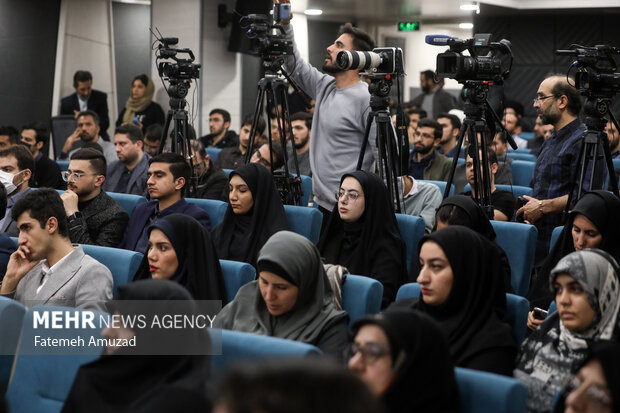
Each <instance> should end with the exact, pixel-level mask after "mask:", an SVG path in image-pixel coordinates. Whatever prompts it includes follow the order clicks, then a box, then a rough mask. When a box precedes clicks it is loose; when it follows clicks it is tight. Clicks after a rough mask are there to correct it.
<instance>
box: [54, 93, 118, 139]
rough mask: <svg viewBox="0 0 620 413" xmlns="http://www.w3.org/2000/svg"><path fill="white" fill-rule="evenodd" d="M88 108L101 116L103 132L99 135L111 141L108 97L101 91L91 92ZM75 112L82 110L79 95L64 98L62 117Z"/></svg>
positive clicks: (74, 94) (100, 121) (61, 109)
mask: <svg viewBox="0 0 620 413" xmlns="http://www.w3.org/2000/svg"><path fill="white" fill-rule="evenodd" d="M86 107H87V108H88V110H92V111H93V112H95V113H97V115H99V126H100V127H101V132H99V134H100V135H101V137H102V138H103V139H105V140H106V141H109V140H110V139H109V137H108V133H107V130H108V127H109V126H110V117H109V115H108V95H107V94H106V93H104V92H101V91H99V90H95V89H93V90H91V92H90V96H89V97H88V101H87V103H86ZM75 110H77V111H79V110H80V102H78V96H77V93H73V94H72V95H69V96H66V97H64V98H62V100H61V101H60V114H61V115H73V114H74V111H75Z"/></svg>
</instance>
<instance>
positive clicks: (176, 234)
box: [134, 214, 226, 303]
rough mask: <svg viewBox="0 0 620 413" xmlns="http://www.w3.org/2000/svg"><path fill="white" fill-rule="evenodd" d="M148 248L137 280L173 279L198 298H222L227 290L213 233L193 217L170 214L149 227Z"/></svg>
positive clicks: (136, 276) (137, 273)
mask: <svg viewBox="0 0 620 413" xmlns="http://www.w3.org/2000/svg"><path fill="white" fill-rule="evenodd" d="M147 233H148V236H149V247H148V250H147V253H146V255H145V256H144V258H143V259H142V262H141V263H140V267H139V268H138V271H137V272H136V275H135V277H134V280H144V279H149V278H154V279H158V278H160V279H170V280H172V281H176V282H178V283H179V284H181V285H182V286H184V287H185V288H187V290H188V291H189V292H190V294H191V295H192V297H193V298H194V299H195V300H222V302H223V303H226V289H225V284H224V278H223V277H222V269H221V267H220V261H219V258H218V256H217V252H216V251H215V246H214V245H213V240H212V238H211V234H209V231H207V230H206V229H205V228H204V227H203V226H202V225H201V224H200V223H199V222H198V221H196V220H195V219H194V218H192V217H190V216H188V215H184V214H170V215H168V216H166V217H164V218H162V219H160V220H158V221H157V222H156V223H154V224H152V225H151V226H150V227H149V228H148V230H147Z"/></svg>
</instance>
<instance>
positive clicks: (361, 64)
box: [336, 47, 405, 76]
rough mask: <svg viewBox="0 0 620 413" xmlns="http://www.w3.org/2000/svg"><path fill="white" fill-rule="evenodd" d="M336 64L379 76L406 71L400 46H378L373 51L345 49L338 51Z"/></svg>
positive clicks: (343, 68)
mask: <svg viewBox="0 0 620 413" xmlns="http://www.w3.org/2000/svg"><path fill="white" fill-rule="evenodd" d="M336 64H337V65H338V67H339V68H340V69H342V70H359V71H361V72H365V73H367V74H374V75H378V76H381V75H396V74H402V73H404V71H405V70H404V66H403V51H402V49H401V48H400V47H377V48H374V49H372V52H360V51H357V50H344V51H342V52H340V53H338V56H337V57H336Z"/></svg>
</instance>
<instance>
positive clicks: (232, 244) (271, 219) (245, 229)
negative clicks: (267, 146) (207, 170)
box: [213, 163, 288, 266]
mask: <svg viewBox="0 0 620 413" xmlns="http://www.w3.org/2000/svg"><path fill="white" fill-rule="evenodd" d="M229 190H230V192H229V195H228V199H229V205H228V209H227V210H226V215H225V216H224V220H223V221H222V223H221V224H219V225H218V226H217V227H216V228H215V229H214V230H213V238H214V241H215V245H216V248H217V252H218V256H219V257H220V258H221V259H225V260H233V261H242V262H247V263H249V264H252V265H254V266H256V258H257V256H258V251H260V249H261V248H262V247H263V245H264V244H265V242H267V240H268V239H269V237H271V236H272V235H273V234H275V233H276V232H278V231H282V230H287V229H288V222H287V220H286V213H285V212H284V206H283V205H282V199H281V198H280V194H279V193H278V190H277V189H276V186H275V185H274V183H273V178H272V177H271V172H269V170H267V168H265V167H264V166H262V165H260V164H256V163H249V164H246V165H243V166H240V167H239V168H237V169H235V170H234V171H232V172H231V173H230V177H229Z"/></svg>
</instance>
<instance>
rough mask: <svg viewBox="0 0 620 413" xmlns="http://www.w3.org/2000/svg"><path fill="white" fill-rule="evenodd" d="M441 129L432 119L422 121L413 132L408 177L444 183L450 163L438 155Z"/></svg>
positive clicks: (448, 173)
mask: <svg viewBox="0 0 620 413" xmlns="http://www.w3.org/2000/svg"><path fill="white" fill-rule="evenodd" d="M442 135H443V129H442V127H441V125H440V124H439V123H437V122H436V121H434V120H433V119H422V120H420V122H418V128H417V129H416V131H415V137H414V139H413V142H414V151H413V152H412V153H411V155H410V156H409V175H411V176H413V177H414V178H415V179H426V180H433V181H445V180H447V179H448V176H449V175H450V167H451V166H452V162H451V161H450V159H448V158H447V157H446V156H445V155H442V154H440V153H439V152H438V151H437V150H435V147H436V146H437V145H439V142H440V140H441V136H442Z"/></svg>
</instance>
